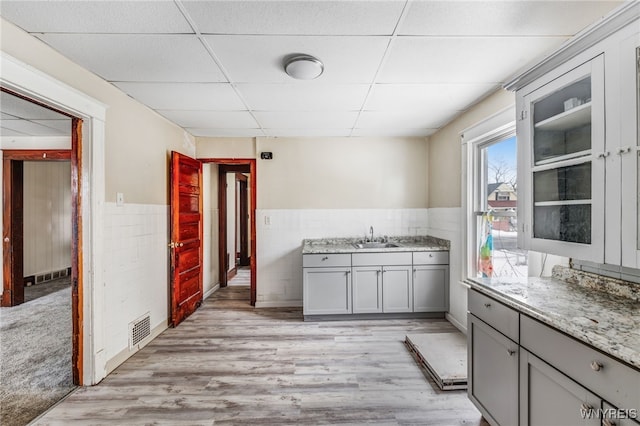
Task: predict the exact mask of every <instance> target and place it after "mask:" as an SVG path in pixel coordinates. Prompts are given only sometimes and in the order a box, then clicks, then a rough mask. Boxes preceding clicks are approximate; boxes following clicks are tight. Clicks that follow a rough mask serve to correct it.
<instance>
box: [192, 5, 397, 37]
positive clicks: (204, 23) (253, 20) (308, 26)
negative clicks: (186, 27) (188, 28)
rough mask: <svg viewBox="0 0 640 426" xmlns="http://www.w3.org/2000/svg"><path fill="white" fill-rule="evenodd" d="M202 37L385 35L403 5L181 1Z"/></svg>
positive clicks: (391, 27) (393, 26)
mask: <svg viewBox="0 0 640 426" xmlns="http://www.w3.org/2000/svg"><path fill="white" fill-rule="evenodd" d="M183 4H184V5H185V8H186V9H187V11H188V12H189V15H190V16H191V17H192V18H193V20H194V21H195V23H196V24H197V26H198V28H199V29H200V31H201V32H202V33H210V34H271V35H285V34H290V35H302V34H304V35H318V34H323V35H388V34H391V33H392V32H393V30H394V28H395V26H396V22H397V20H398V18H399V17H400V14H401V13H402V9H403V7H404V2H402V1H375V2H372V1H322V2H319V1H315V2H313V1H268V2H265V1H237V0H236V1H214V2H203V1H184V2H183Z"/></svg>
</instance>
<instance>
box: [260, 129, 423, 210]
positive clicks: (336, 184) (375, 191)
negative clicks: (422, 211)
mask: <svg viewBox="0 0 640 426" xmlns="http://www.w3.org/2000/svg"><path fill="white" fill-rule="evenodd" d="M256 151H257V152H262V151H271V152H273V159H272V160H258V166H257V172H258V181H257V184H258V194H257V195H258V208H259V209H352V208H365V209H374V208H426V207H427V162H428V152H427V141H426V139H425V138H258V140H257V146H256Z"/></svg>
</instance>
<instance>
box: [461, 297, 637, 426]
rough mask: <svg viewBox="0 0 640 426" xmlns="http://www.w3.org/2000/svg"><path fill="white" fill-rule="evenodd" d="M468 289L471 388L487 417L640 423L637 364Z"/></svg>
mask: <svg viewBox="0 0 640 426" xmlns="http://www.w3.org/2000/svg"><path fill="white" fill-rule="evenodd" d="M468 295H469V301H468V302H469V303H468V306H469V314H468V317H467V326H468V328H467V342H468V351H469V356H468V369H469V371H468V377H469V387H468V395H469V399H471V401H472V402H473V403H474V404H475V405H476V407H477V408H478V409H479V410H480V412H481V413H482V415H483V416H484V417H485V418H486V419H487V421H488V422H489V423H491V424H492V425H521V426H541V425H550V426H551V425H563V426H572V425H579V426H584V425H599V424H602V425H605V426H613V425H619V426H628V425H633V426H639V425H640V423H637V421H638V419H640V371H638V370H637V369H635V368H632V367H630V366H628V365H626V364H624V363H622V362H620V361H619V360H617V359H614V358H612V357H610V356H608V355H606V354H603V353H602V352H600V351H598V350H596V349H594V348H592V347H591V346H589V345H587V344H585V343H583V342H580V341H578V340H576V339H574V338H572V337H569V336H567V335H565V334H563V333H561V332H559V331H557V330H556V329H554V328H552V327H550V326H548V325H546V324H543V323H541V322H539V321H537V320H535V319H533V318H531V317H529V316H527V315H524V314H522V313H520V312H519V311H516V310H514V309H512V308H511V307H509V306H506V305H505V304H503V303H501V302H498V301H497V300H495V299H492V298H491V297H488V296H485V295H484V294H481V293H479V292H477V291H475V290H470V291H469V293H468ZM630 417H631V418H630Z"/></svg>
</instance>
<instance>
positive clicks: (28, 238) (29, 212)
mask: <svg viewBox="0 0 640 426" xmlns="http://www.w3.org/2000/svg"><path fill="white" fill-rule="evenodd" d="M23 236H24V276H25V277H28V276H31V275H38V274H42V273H48V272H53V271H59V270H62V269H66V268H70V267H71V163H69V162H68V161H51V162H49V161H47V162H44V161H38V162H35V161H25V163H24V235H23Z"/></svg>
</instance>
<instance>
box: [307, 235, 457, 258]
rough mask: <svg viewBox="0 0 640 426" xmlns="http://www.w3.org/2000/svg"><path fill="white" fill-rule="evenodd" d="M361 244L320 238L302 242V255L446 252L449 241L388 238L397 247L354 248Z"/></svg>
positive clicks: (354, 239) (415, 237) (357, 239)
mask: <svg viewBox="0 0 640 426" xmlns="http://www.w3.org/2000/svg"><path fill="white" fill-rule="evenodd" d="M360 242H362V239H360V238H322V239H315V240H304V241H303V244H302V254H317V253H379V252H397V251H448V250H449V241H447V240H443V239H440V238H436V237H431V236H426V235H424V236H400V237H389V238H388V242H389V243H393V244H397V245H398V247H386V248H362V249H359V248H355V247H354V244H357V243H360Z"/></svg>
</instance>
